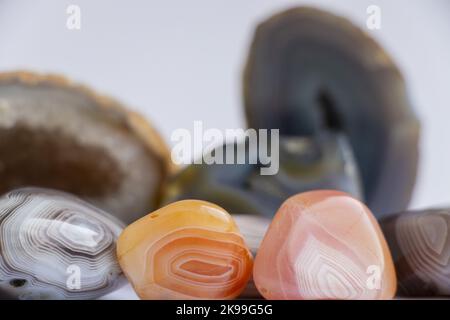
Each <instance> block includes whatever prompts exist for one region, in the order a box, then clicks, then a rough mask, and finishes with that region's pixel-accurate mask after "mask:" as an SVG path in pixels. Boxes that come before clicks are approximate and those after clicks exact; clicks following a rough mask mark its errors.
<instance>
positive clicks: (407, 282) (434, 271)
mask: <svg viewBox="0 0 450 320" xmlns="http://www.w3.org/2000/svg"><path fill="white" fill-rule="evenodd" d="M381 227H382V229H383V232H384V234H385V236H386V240H387V242H388V245H389V248H390V249H391V252H392V256H393V258H394V264H395V269H396V271H397V277H398V284H399V295H401V296H419V297H426V296H450V232H449V231H450V210H449V209H429V210H421V211H408V212H402V213H399V214H397V215H395V216H392V217H389V218H386V219H383V220H382V221H381Z"/></svg>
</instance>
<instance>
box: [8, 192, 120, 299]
mask: <svg viewBox="0 0 450 320" xmlns="http://www.w3.org/2000/svg"><path fill="white" fill-rule="evenodd" d="M121 231H122V224H121V223H120V222H118V220H116V219H115V218H114V217H112V216H110V215H109V214H107V213H105V212H103V211H101V210H100V209H97V208H95V207H93V206H91V205H89V204H88V203H86V202H84V201H82V200H80V199H78V198H75V197H73V196H71V195H68V194H65V193H62V192H58V191H53V190H48V189H38V188H24V189H18V190H15V191H12V192H10V193H7V194H5V195H3V196H2V197H1V198H0V297H1V298H6V299H92V298H97V297H100V296H102V295H104V294H106V293H109V292H112V291H113V290H114V289H116V288H118V287H119V286H121V285H122V284H123V283H125V277H123V274H122V271H121V270H120V267H119V264H118V262H117V259H116V252H115V249H116V239H117V237H118V236H119V234H120V232H121Z"/></svg>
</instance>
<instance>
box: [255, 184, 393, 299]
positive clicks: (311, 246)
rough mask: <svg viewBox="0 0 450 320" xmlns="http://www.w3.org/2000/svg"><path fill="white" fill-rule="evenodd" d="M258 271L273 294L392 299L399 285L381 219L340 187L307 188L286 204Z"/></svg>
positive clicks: (259, 281)
mask: <svg viewBox="0 0 450 320" xmlns="http://www.w3.org/2000/svg"><path fill="white" fill-rule="evenodd" d="M268 261H270V263H267V262H268ZM253 276H254V280H255V283H256V286H257V288H258V290H259V291H260V292H261V294H262V295H263V296H264V297H265V298H268V299H389V298H392V297H393V296H394V294H395V290H396V277H395V271H394V266H393V263H392V258H391V255H390V252H389V250H388V247H387V244H386V241H385V239H384V237H383V234H382V233H381V230H380V228H379V226H378V223H377V221H376V220H375V218H374V217H373V216H372V214H371V212H370V211H369V209H367V207H366V206H365V205H363V204H362V203H361V202H359V201H358V200H355V199H354V198H352V197H350V196H349V195H347V194H345V193H343V192H337V191H311V192H305V193H302V194H299V195H296V196H293V197H291V198H289V199H288V200H286V201H285V202H284V203H283V205H282V206H281V207H280V209H279V210H278V212H277V214H276V215H275V217H274V219H273V221H272V223H271V225H270V227H269V230H268V231H267V233H266V235H265V237H264V240H263V242H262V244H261V246H260V248H259V250H258V254H257V256H256V259H255V266H254V275H253Z"/></svg>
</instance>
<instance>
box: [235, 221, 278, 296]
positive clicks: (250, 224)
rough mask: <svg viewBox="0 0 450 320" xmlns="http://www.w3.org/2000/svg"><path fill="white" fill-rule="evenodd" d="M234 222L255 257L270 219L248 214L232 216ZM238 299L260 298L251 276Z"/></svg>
mask: <svg viewBox="0 0 450 320" xmlns="http://www.w3.org/2000/svg"><path fill="white" fill-rule="evenodd" d="M232 217H233V219H234V221H236V224H237V226H238V228H239V231H240V232H241V234H242V236H243V237H244V239H245V243H246V244H247V246H248V248H249V249H250V251H251V253H252V255H253V256H254V257H255V256H256V254H257V252H258V249H259V246H260V245H261V242H262V239H263V238H264V235H265V234H266V231H267V229H268V228H269V225H270V221H271V220H270V219H268V218H265V217H259V216H255V215H249V214H233V215H232ZM239 298H240V299H260V298H262V296H261V294H260V293H259V291H258V289H257V288H256V286H255V282H254V281H253V276H252V277H251V278H250V280H249V282H248V283H247V286H246V287H245V289H244V291H242V293H241V294H240V295H239Z"/></svg>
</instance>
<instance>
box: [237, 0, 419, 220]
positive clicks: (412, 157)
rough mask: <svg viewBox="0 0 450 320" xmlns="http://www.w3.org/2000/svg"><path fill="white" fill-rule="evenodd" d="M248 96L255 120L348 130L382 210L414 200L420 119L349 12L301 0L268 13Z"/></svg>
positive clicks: (250, 64) (252, 55)
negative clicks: (345, 14) (348, 16)
mask: <svg viewBox="0 0 450 320" xmlns="http://www.w3.org/2000/svg"><path fill="white" fill-rule="evenodd" d="M244 102H245V111H246V116H247V122H248V126H249V127H250V128H255V129H280V134H282V135H290V136H315V135H317V134H318V133H320V132H323V131H324V130H334V131H336V132H340V133H342V134H344V135H345V136H347V137H348V138H349V141H350V144H351V149H352V151H353V152H354V154H355V158H356V162H357V167H358V168H359V170H360V172H361V178H362V181H363V191H364V200H365V202H366V203H368V206H369V208H370V209H371V210H372V212H374V213H375V215H376V216H377V217H382V216H383V215H385V214H388V213H392V212H397V211H401V210H404V209H405V208H406V207H407V204H408V202H409V200H410V197H411V193H412V190H413V187H414V182H415V178H416V170H417V161H418V140H419V132H420V128H419V122H418V120H417V118H416V116H415V114H414V112H413V110H412V108H411V103H410V100H409V97H408V95H407V89H406V86H405V82H404V79H403V77H402V75H401V73H400V72H399V70H398V68H397V67H396V65H395V63H394V62H393V61H392V59H391V58H390V57H389V56H388V54H387V53H386V52H385V51H384V50H383V49H382V48H381V46H380V45H379V44H378V43H376V42H375V41H374V40H373V39H372V38H371V37H369V36H368V35H367V34H366V33H365V32H364V31H362V30H361V29H359V28H358V27H357V26H355V25H353V24H352V23H351V22H350V21H348V20H347V19H345V18H342V17H338V16H335V15H333V14H330V13H328V12H325V11H322V10H318V9H313V8H308V7H298V8H293V9H289V10H287V11H283V12H281V13H279V14H276V15H274V16H272V17H270V18H269V19H267V20H265V21H263V22H262V23H261V24H260V25H259V26H258V27H257V29H256V32H255V35H254V38H253V43H252V45H251V48H250V52H249V55H248V61H247V65H246V68H245V72H244Z"/></svg>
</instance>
